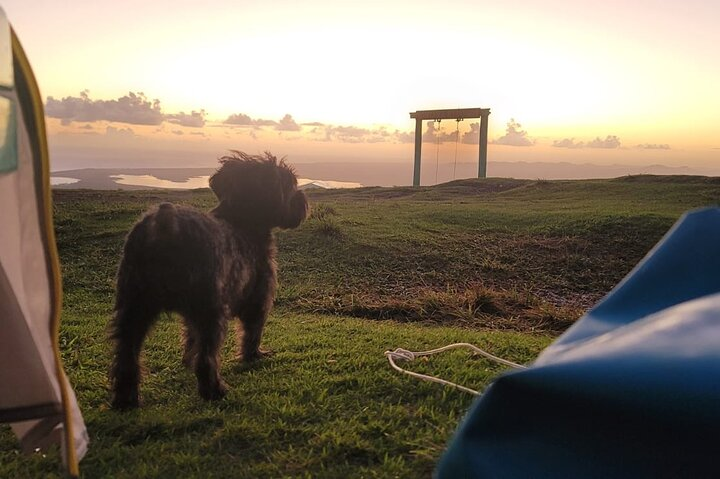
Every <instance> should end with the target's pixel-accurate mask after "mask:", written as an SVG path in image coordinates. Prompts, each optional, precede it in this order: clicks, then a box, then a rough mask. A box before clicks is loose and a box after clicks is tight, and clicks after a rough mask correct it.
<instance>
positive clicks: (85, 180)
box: [51, 161, 720, 190]
mask: <svg viewBox="0 0 720 479" xmlns="http://www.w3.org/2000/svg"><path fill="white" fill-rule="evenodd" d="M293 166H294V167H295V170H296V172H297V174H298V176H299V177H302V178H312V179H313V180H315V181H317V182H318V183H317V184H316V185H315V186H317V187H328V183H323V182H329V185H332V182H338V181H339V182H351V183H359V184H362V185H364V186H406V185H410V184H411V183H412V175H413V166H412V164H411V162H407V163H397V162H395V163H372V162H369V163H350V162H323V163H295V164H293ZM214 171H215V168H85V169H75V170H65V171H55V172H53V173H52V174H51V176H52V177H54V178H73V179H75V180H77V181H75V182H73V183H68V184H59V185H56V186H55V187H56V188H64V189H68V188H70V189H76V188H80V189H84V188H87V189H99V190H108V189H123V190H143V189H148V188H149V187H148V186H137V185H120V184H118V183H117V182H116V181H115V180H114V179H113V178H112V176H113V175H136V176H142V175H149V176H154V177H155V178H158V179H160V180H168V181H173V182H184V181H186V180H188V179H189V178H193V177H200V176H207V175H211V174H212V173H213V172H214ZM453 172H454V174H453ZM718 173H720V171H714V170H708V169H700V168H689V167H670V166H664V165H650V166H638V165H634V166H633V165H593V164H575V163H541V162H491V163H490V164H488V176H490V177H497V178H516V179H531V180H536V179H600V178H617V177H621V176H627V175H685V176H687V175H690V176H702V175H711V176H712V175H717V174H718ZM476 176H477V164H475V163H458V164H457V167H456V168H454V167H453V165H448V164H443V165H440V167H439V168H438V169H437V177H436V168H435V166H434V165H432V164H431V162H427V161H426V162H425V163H423V165H422V169H421V184H422V185H432V184H435V183H438V184H440V183H446V182H448V181H452V180H454V179H462V178H475V177H476ZM330 187H332V186H330Z"/></svg>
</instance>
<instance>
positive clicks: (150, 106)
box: [45, 90, 164, 125]
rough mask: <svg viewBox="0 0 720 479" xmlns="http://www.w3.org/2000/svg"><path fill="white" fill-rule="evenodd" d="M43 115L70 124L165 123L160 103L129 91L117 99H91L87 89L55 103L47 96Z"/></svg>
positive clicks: (53, 99) (54, 100)
mask: <svg viewBox="0 0 720 479" xmlns="http://www.w3.org/2000/svg"><path fill="white" fill-rule="evenodd" d="M45 114H46V115H47V116H48V117H50V118H59V119H61V120H62V122H63V124H67V122H72V121H86V122H93V121H101V120H106V121H114V122H120V123H130V124H133V125H159V124H160V123H162V122H163V120H164V115H163V113H162V111H161V109H160V101H159V100H153V101H149V100H148V99H147V98H146V97H145V95H144V94H143V93H133V92H130V93H128V94H127V95H125V96H123V97H120V98H118V99H117V100H91V99H90V97H89V95H88V92H87V90H85V91H83V92H81V93H80V96H79V97H72V96H68V97H65V98H63V99H62V100H56V99H55V98H53V97H51V96H49V97H48V99H47V102H46V104H45Z"/></svg>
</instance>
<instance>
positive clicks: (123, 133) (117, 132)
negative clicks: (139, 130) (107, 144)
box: [105, 125, 136, 139]
mask: <svg viewBox="0 0 720 479" xmlns="http://www.w3.org/2000/svg"><path fill="white" fill-rule="evenodd" d="M105 135H107V136H111V137H115V138H126V139H129V138H135V137H136V135H135V132H134V131H133V130H132V128H115V127H114V126H109V125H108V127H107V128H105Z"/></svg>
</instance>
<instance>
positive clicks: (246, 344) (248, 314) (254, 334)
mask: <svg viewBox="0 0 720 479" xmlns="http://www.w3.org/2000/svg"><path fill="white" fill-rule="evenodd" d="M269 310H270V307H269V306H268V305H264V304H251V305H248V306H246V307H245V308H244V309H243V311H242V312H241V313H240V324H239V325H238V330H237V331H238V338H239V343H240V358H241V360H242V361H244V362H251V361H256V360H258V359H262V358H263V357H265V356H269V355H270V354H272V353H271V351H269V350H263V349H260V341H261V340H262V334H263V329H264V328H265V321H266V320H267V316H268V313H269Z"/></svg>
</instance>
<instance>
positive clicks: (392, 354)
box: [385, 343, 526, 396]
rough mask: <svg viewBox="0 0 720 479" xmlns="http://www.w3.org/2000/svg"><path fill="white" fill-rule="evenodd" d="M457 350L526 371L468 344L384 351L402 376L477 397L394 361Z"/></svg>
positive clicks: (453, 384) (473, 392) (447, 382)
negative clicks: (420, 349)
mask: <svg viewBox="0 0 720 479" xmlns="http://www.w3.org/2000/svg"><path fill="white" fill-rule="evenodd" d="M457 348H469V349H472V350H473V352H475V353H477V354H479V355H481V356H484V357H486V358H487V359H490V360H492V361H495V362H496V363H500V364H504V365H505V366H510V367H511V368H515V369H526V366H523V365H522V364H516V363H514V362H512V361H508V360H507V359H503V358H500V357H497V356H495V355H494V354H490V353H488V352H487V351H484V350H482V349H480V348H478V347H477V346H475V345H473V344H470V343H454V344H449V345H447V346H443V347H442V348H437V349H431V350H429V351H408V350H407V349H402V348H397V349H396V350H395V351H385V356H386V357H387V358H388V361H389V362H390V366H392V367H393V369H395V370H396V371H400V372H401V373H403V374H407V375H409V376H413V377H416V378H419V379H423V380H425V381H431V382H434V383H438V384H443V385H445V386H450V387H453V388H456V389H459V390H461V391H464V392H466V393H470V394H473V395H475V396H479V395H480V394H481V393H479V392H478V391H475V390H474V389H470V388H468V387H465V386H461V385H460V384H456V383H454V382H451V381H446V380H445V379H440V378H436V377H435V376H428V375H427V374H420V373H416V372H413V371H408V370H407V369H403V368H401V367H400V366H398V365H397V364H395V360H396V359H397V360H404V361H413V360H414V359H415V358H419V357H422V356H431V355H433V354H438V353H441V352H443V351H447V350H449V349H457Z"/></svg>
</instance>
